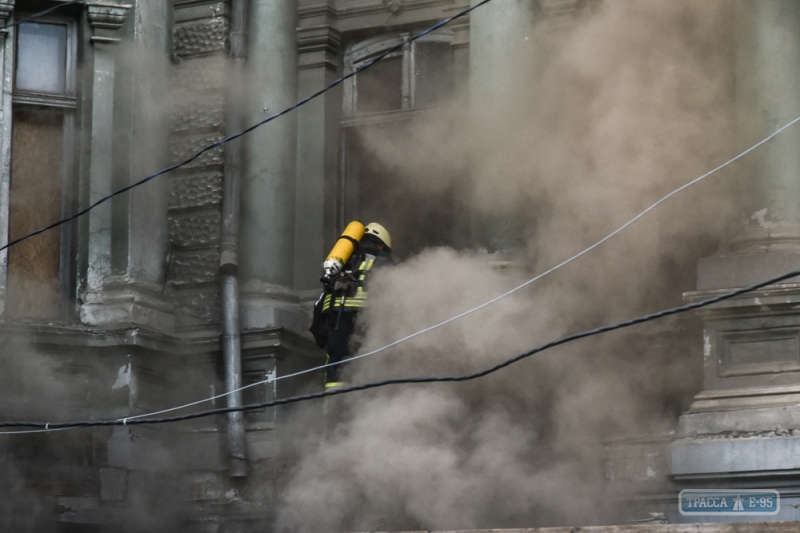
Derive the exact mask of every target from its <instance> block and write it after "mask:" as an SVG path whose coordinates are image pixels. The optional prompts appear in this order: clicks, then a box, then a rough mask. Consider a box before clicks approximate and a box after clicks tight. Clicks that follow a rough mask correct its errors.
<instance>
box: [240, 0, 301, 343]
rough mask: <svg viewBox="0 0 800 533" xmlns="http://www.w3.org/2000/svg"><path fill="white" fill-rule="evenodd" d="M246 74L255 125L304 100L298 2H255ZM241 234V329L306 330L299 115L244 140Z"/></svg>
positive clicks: (291, 114)
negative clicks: (298, 258) (297, 266)
mask: <svg viewBox="0 0 800 533" xmlns="http://www.w3.org/2000/svg"><path fill="white" fill-rule="evenodd" d="M249 23H250V28H249V31H248V35H249V36H250V44H249V48H248V58H247V67H246V68H247V72H248V75H249V78H250V79H249V80H248V89H249V91H250V96H251V101H250V109H249V111H250V112H249V113H248V114H247V116H248V117H250V118H249V120H248V123H252V122H256V121H258V120H261V119H263V118H265V117H267V116H269V115H270V114H272V113H276V112H279V111H281V110H283V109H285V108H287V107H289V106H291V105H292V104H293V103H295V102H296V100H297V41H296V39H297V37H296V27H297V1H296V0H254V1H253V2H252V4H251V12H250V21H249ZM240 142H243V143H244V146H245V164H244V180H243V182H242V219H241V231H240V244H239V250H240V263H239V265H240V273H241V278H242V280H243V283H242V327H243V328H244V329H261V328H268V327H275V326H280V327H289V328H292V329H297V330H303V329H305V327H306V326H305V320H304V317H302V316H301V314H300V311H299V306H298V305H297V296H296V294H295V293H294V291H293V285H294V261H295V258H294V239H295V230H294V228H295V177H296V172H297V164H296V155H297V154H296V152H297V113H290V114H288V115H285V116H283V117H281V118H279V119H277V120H275V121H273V122H271V123H270V124H268V125H266V126H263V127H261V128H259V129H258V130H256V131H254V132H253V133H251V134H249V135H248V136H246V137H245V138H243V139H242V140H241V141H240Z"/></svg>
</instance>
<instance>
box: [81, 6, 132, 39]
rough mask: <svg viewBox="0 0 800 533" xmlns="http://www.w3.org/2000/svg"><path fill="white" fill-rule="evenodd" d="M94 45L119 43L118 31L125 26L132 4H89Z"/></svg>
mask: <svg viewBox="0 0 800 533" xmlns="http://www.w3.org/2000/svg"><path fill="white" fill-rule="evenodd" d="M86 7H87V10H88V14H89V24H90V25H91V27H92V42H93V43H118V42H119V41H120V39H119V37H117V36H116V35H117V31H118V30H119V29H120V28H121V27H122V25H123V24H125V18H126V17H127V16H128V11H130V9H131V5H130V4H117V3H103V2H96V3H92V4H88V5H87V6H86Z"/></svg>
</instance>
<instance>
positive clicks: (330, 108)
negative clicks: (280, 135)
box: [294, 17, 342, 291]
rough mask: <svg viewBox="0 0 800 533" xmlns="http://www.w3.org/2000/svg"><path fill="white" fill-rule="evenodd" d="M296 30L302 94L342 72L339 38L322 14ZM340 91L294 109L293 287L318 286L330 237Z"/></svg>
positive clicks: (298, 85) (318, 87)
mask: <svg viewBox="0 0 800 533" xmlns="http://www.w3.org/2000/svg"><path fill="white" fill-rule="evenodd" d="M319 18H320V17H317V19H316V20H314V21H313V22H314V23H315V24H314V25H310V26H306V24H309V22H307V21H302V22H301V27H299V28H298V29H297V47H298V72H297V96H298V98H302V97H304V96H306V95H309V94H313V93H315V92H316V91H319V90H320V89H321V88H323V87H325V86H327V85H329V84H330V83H331V82H332V81H333V80H335V79H336V78H338V77H340V76H341V75H342V48H341V46H342V38H341V35H340V34H339V32H338V31H337V30H336V29H335V28H334V27H333V26H332V25H331V23H332V22H333V21H332V20H329V18H328V17H325V18H324V19H322V20H319ZM341 102H342V93H341V90H340V89H338V88H336V89H334V90H331V91H328V92H327V93H325V94H324V95H322V96H320V97H318V98H316V99H315V100H314V101H312V102H309V103H308V104H306V105H305V106H303V107H302V108H301V109H299V110H298V111H297V186H296V187H297V196H296V204H295V258H294V271H295V278H294V286H295V287H296V288H297V289H298V290H310V291H314V290H317V289H318V288H319V272H320V270H319V269H320V264H321V261H322V259H323V258H324V257H325V252H326V250H325V247H326V246H329V245H330V243H331V242H332V241H333V239H334V238H335V237H334V236H333V233H335V231H336V227H335V226H336V221H335V209H336V205H335V204H336V180H337V174H338V168H337V165H336V161H337V150H338V146H339V135H338V127H337V119H338V117H339V115H340V114H341V108H342V106H341Z"/></svg>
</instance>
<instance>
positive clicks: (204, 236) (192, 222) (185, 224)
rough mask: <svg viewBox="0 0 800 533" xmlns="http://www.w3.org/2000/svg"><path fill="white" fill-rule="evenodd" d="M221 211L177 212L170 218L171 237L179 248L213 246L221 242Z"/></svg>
mask: <svg viewBox="0 0 800 533" xmlns="http://www.w3.org/2000/svg"><path fill="white" fill-rule="evenodd" d="M219 228H220V213H219V211H216V210H215V211H211V212H209V211H203V212H193V213H175V214H174V215H172V216H171V217H170V219H169V237H170V240H171V241H172V242H173V243H175V245H177V246H178V247H179V248H195V247H205V246H212V245H214V244H217V243H218V242H219V231H220V229H219Z"/></svg>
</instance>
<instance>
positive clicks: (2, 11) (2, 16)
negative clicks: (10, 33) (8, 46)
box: [0, 0, 14, 33]
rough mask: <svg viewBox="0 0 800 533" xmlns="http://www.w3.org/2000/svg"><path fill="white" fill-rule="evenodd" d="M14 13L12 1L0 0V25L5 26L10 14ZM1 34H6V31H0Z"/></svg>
mask: <svg viewBox="0 0 800 533" xmlns="http://www.w3.org/2000/svg"><path fill="white" fill-rule="evenodd" d="M13 11H14V0H0V21H2V23H3V24H2V25H3V26H5V21H6V20H8V17H10V16H11V13H12V12H13ZM0 31H2V32H3V33H7V30H0Z"/></svg>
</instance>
